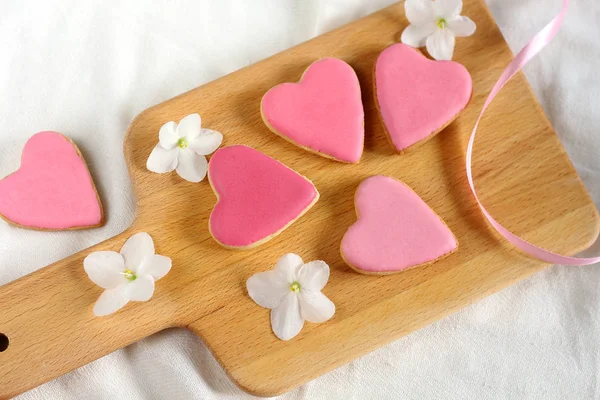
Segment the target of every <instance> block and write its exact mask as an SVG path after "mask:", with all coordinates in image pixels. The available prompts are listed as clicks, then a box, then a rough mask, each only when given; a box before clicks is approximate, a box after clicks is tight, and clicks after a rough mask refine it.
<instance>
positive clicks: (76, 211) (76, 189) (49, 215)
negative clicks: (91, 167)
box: [0, 132, 104, 230]
mask: <svg viewBox="0 0 600 400" xmlns="http://www.w3.org/2000/svg"><path fill="white" fill-rule="evenodd" d="M0 217H1V218H2V219H4V220H6V221H7V222H9V223H11V224H13V225H17V226H19V227H22V228H29V229H37V230H68V229H85V228H92V227H97V226H101V225H103V224H104V213H103V210H102V204H101V203H100V199H99V197H98V193H97V191H96V187H95V186H94V182H93V180H92V177H91V175H90V172H89V171H88V168H87V166H86V164H85V161H84V160H83V157H82V155H81V153H80V152H79V149H78V148H77V146H76V145H75V144H74V143H73V142H72V141H71V140H69V139H68V138H67V137H65V136H63V135H61V134H60V133H57V132H40V133H36V134H35V135H33V136H32V137H31V138H30V139H29V140H28V141H27V143H26V144H25V148H24V149H23V154H22V156H21V167H20V168H19V169H18V170H17V171H16V172H14V173H12V174H10V175H8V176H7V177H5V178H4V179H2V180H0Z"/></svg>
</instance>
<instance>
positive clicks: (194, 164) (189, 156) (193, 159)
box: [177, 147, 208, 182]
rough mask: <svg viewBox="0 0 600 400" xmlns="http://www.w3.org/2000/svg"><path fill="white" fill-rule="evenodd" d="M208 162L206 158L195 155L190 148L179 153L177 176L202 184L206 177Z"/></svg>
mask: <svg viewBox="0 0 600 400" xmlns="http://www.w3.org/2000/svg"><path fill="white" fill-rule="evenodd" d="M206 171H208V162H207V161H206V157H204V156H201V155H199V154H196V153H194V151H193V150H192V149H190V148H189V147H188V148H187V149H182V150H181V151H180V152H179V165H178V166H177V174H179V176H180V177H182V178H183V179H185V180H186V181H188V182H200V181H201V180H202V179H204V177H205V176H206Z"/></svg>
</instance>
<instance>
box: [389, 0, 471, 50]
mask: <svg viewBox="0 0 600 400" xmlns="http://www.w3.org/2000/svg"><path fill="white" fill-rule="evenodd" d="M462 6H463V3H462V0H406V2H405V3H404V9H405V11H406V18H407V19H408V22H410V25H409V26H408V27H407V28H406V29H405V30H404V32H402V36H401V38H400V40H401V41H402V43H404V44H407V45H409V46H412V47H415V48H419V47H423V46H426V47H427V52H429V54H430V55H431V57H433V58H435V59H436V60H451V59H452V55H453V54H454V42H455V37H464V36H471V35H472V34H473V33H475V29H476V26H475V23H474V22H473V21H472V20H471V19H469V18H468V17H464V16H461V15H460V12H461V11H462Z"/></svg>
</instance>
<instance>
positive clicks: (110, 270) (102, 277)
mask: <svg viewBox="0 0 600 400" xmlns="http://www.w3.org/2000/svg"><path fill="white" fill-rule="evenodd" d="M83 268H84V269H85V272H87V274H88V277H89V278H90V280H91V281H92V282H94V283H95V284H96V285H98V286H100V287H101V288H103V289H106V290H105V291H104V292H103V293H102V294H101V295H100V297H99V298H98V301H96V304H95V305H94V314H95V315H96V316H104V315H108V314H112V313H114V312H115V311H117V310H119V309H120V308H121V307H123V306H124V305H125V304H127V303H128V302H129V300H132V301H147V300H150V298H151V297H152V294H153V293H154V282H155V281H157V280H159V279H160V278H162V277H163V276H165V275H166V274H167V273H168V272H169V271H170V270H171V259H170V258H169V257H165V256H161V255H158V254H154V242H153V241H152V238H151V237H150V235H148V234H147V233H146V232H140V233H136V234H135V235H133V236H132V237H130V238H129V239H127V241H126V242H125V244H124V245H123V248H122V249H121V253H117V252H116V251H95V252H93V253H91V254H90V255H88V256H87V257H86V258H85V260H83Z"/></svg>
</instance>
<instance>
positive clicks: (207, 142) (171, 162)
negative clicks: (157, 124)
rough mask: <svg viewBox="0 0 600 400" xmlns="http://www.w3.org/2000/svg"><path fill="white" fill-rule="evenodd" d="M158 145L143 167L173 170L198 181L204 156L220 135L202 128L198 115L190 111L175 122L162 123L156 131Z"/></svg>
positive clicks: (204, 164)
mask: <svg viewBox="0 0 600 400" xmlns="http://www.w3.org/2000/svg"><path fill="white" fill-rule="evenodd" d="M158 140H159V141H158V144H157V145H156V147H155V148H154V150H152V153H151V154H150V157H148V161H147V163H146V168H148V169H149V170H150V171H152V172H157V173H159V174H162V173H165V172H171V171H173V170H174V169H177V173H178V174H179V176H180V177H182V178H183V179H185V180H186V181H189V182H200V181H201V180H202V179H204V177H205V176H206V171H207V170H208V162H207V161H206V157H204V156H206V155H209V154H210V153H212V152H213V151H215V150H217V149H218V148H219V146H220V145H221V142H222V141H223V135H222V134H221V133H220V132H217V131H213V130H212V129H202V127H201V120H200V116H199V115H198V114H190V115H188V116H187V117H185V118H183V119H182V120H181V121H179V124H176V123H175V122H173V121H170V122H167V123H166V124H164V125H163V126H162V127H161V128H160V131H159V132H158Z"/></svg>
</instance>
